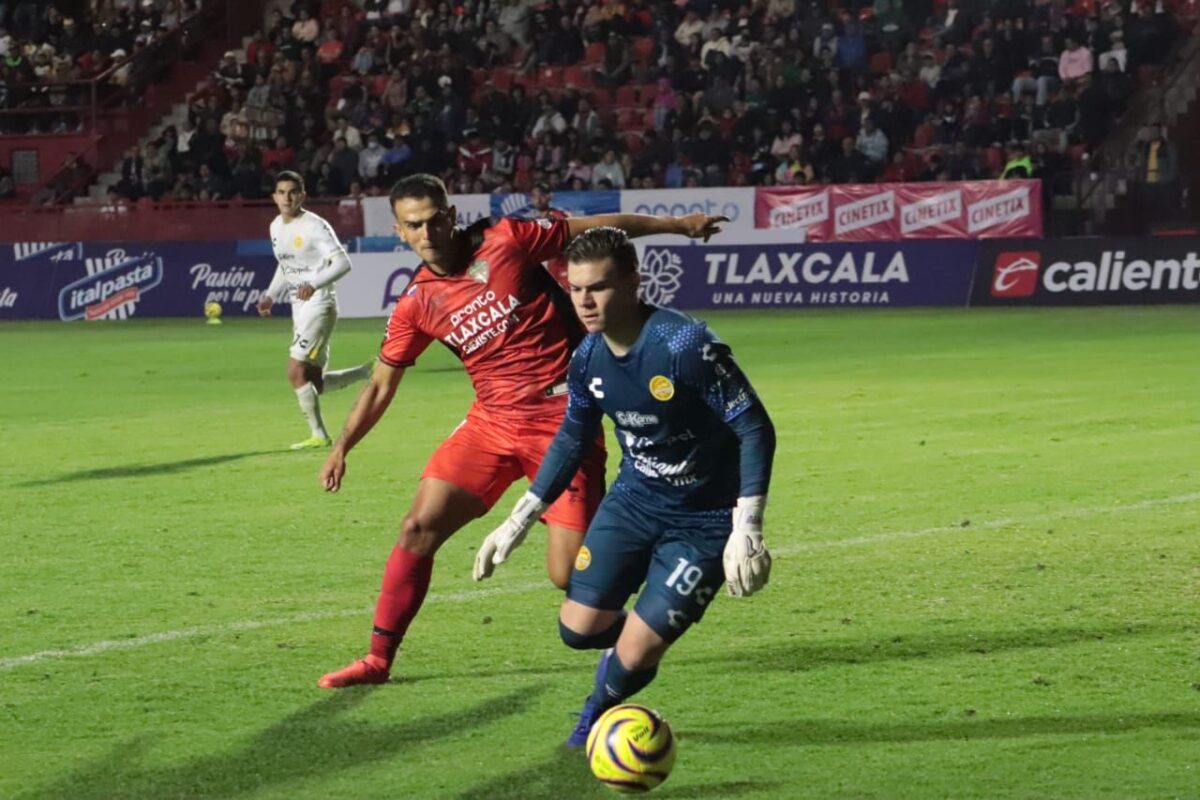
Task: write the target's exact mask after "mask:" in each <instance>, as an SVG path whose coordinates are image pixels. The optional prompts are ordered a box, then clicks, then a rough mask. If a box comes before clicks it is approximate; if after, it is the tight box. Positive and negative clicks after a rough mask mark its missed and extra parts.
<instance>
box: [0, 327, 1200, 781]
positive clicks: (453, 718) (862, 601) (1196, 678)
mask: <svg viewBox="0 0 1200 800" xmlns="http://www.w3.org/2000/svg"><path fill="white" fill-rule="evenodd" d="M709 319H710V321H711V322H712V324H713V326H714V328H715V329H716V330H717V331H718V333H720V334H721V335H722V337H723V338H724V339H726V340H727V341H729V342H730V343H731V344H732V345H733V347H734V350H735V353H736V354H737V355H738V357H739V359H740V361H741V362H742V364H743V366H744V367H745V369H746V371H747V372H748V374H749V375H750V377H751V379H752V380H753V382H754V383H755V385H756V386H757V387H758V389H759V392H760V394H761V395H762V397H763V398H764V400H765V402H766V404H767V406H768V408H769V410H770V411H771V413H772V415H773V417H774V419H775V424H776V426H777V428H778V430H779V453H778V456H777V458H776V465H775V477H774V483H773V485H772V490H771V502H770V505H769V508H768V513H767V527H766V534H767V540H768V543H769V544H770V546H771V547H772V549H773V550H774V551H775V553H776V555H777V558H776V561H775V569H774V573H773V576H772V581H771V585H770V586H769V587H768V588H767V590H766V591H764V592H763V594H761V595H760V596H756V597H754V598H751V599H747V600H733V599H731V598H728V597H722V598H721V599H720V600H719V602H717V603H716V604H715V607H714V608H713V609H712V610H711V611H710V613H709V615H708V617H707V619H706V620H705V621H704V623H703V624H702V625H700V626H699V627H698V628H696V629H695V630H693V631H691V632H690V633H689V634H688V636H686V637H684V639H683V640H682V641H681V642H680V643H679V644H678V645H677V646H676V648H675V649H674V650H673V651H672V652H671V653H670V654H669V655H668V657H667V660H666V661H665V663H664V667H663V669H662V671H661V672H660V676H659V679H658V681H657V682H656V683H655V684H653V685H652V686H651V687H650V688H649V689H648V690H647V691H646V692H645V693H644V694H643V695H641V696H639V698H638V700H639V701H640V702H644V703H646V704H648V705H651V706H653V707H655V708H657V709H659V710H660V711H661V712H662V713H663V714H664V715H665V716H666V717H667V718H668V719H669V720H670V721H671V723H672V724H673V726H674V727H675V729H676V731H677V734H678V736H679V737H680V753H679V761H678V764H677V765H676V768H675V772H674V774H673V775H672V777H671V779H670V780H669V781H668V782H667V783H666V784H664V786H663V787H662V788H661V789H659V790H657V791H656V796H658V797H662V798H668V797H670V798H789V799H790V798H907V797H913V798H1039V799H1041V798H1087V799H1088V800H1093V799H1094V798H1137V797H1145V798H1169V797H1179V798H1194V797H1197V796H1200V767H1198V766H1197V762H1198V760H1200V759H1198V758H1197V756H1198V755H1200V660H1198V658H1197V656H1198V650H1197V641H1198V640H1197V636H1196V634H1197V632H1198V629H1200V623H1198V619H1200V615H1198V612H1200V544H1198V535H1200V370H1198V369H1197V367H1198V365H1200V334H1198V331H1200V309H1197V308H1187V307H1174V308H1156V309H1092V310H1040V311H1013V310H1006V311H992V312H989V311H977V310H972V311H962V310H954V311H906V312H902V311H887V312H869V313H868V312H851V313H836V312H817V313H811V312H806V313H791V314H789V313H777V314H775V313H771V314H765V313H760V314H753V315H751V314H731V313H725V314H712V315H711V316H710V317H709ZM382 328H383V323H382V320H364V321H344V322H343V323H341V325H340V327H339V330H338V332H337V334H336V335H335V337H334V347H333V356H334V358H333V366H338V367H340V366H348V365H351V364H353V363H355V362H358V361H362V360H365V359H367V358H369V357H371V356H372V355H373V354H374V352H375V351H376V348H377V346H378V342H379V339H380V337H381V334H382ZM289 335H290V329H289V327H288V322H287V320H285V319H273V320H269V321H263V320H257V319H254V320H250V319H235V320H229V321H227V323H226V324H225V325H223V326H221V327H206V326H204V325H203V324H201V322H200V320H186V321H185V320H175V321H160V322H154V321H133V322H128V323H116V324H108V323H101V324H93V325H84V324H77V325H62V324H5V325H3V326H0V342H2V343H3V350H4V364H5V369H4V380H3V382H2V383H0V441H2V442H3V444H4V449H5V458H4V459H3V461H2V462H0V471H2V474H0V508H2V509H3V513H2V514H0V548H2V552H3V557H2V558H0V797H6V798H33V797H62V798H72V799H73V800H75V799H80V798H98V799H100V798H102V799H104V800H109V799H110V798H123V797H130V798H156V799H157V798H173V797H220V798H230V797H253V798H280V799H282V798H341V797H347V798H348V797H412V798H478V799H479V800H490V799H492V798H519V799H520V800H537V799H539V798H548V799H549V798H553V799H554V800H559V799H560V798H561V799H568V800H574V798H594V797H606V796H611V795H609V793H608V791H607V790H605V789H604V788H603V787H601V786H599V785H598V784H596V783H595V782H594V781H593V780H592V779H591V777H590V775H589V774H588V773H587V770H586V766H585V765H584V763H583V760H582V758H581V757H580V756H579V755H577V754H573V753H565V752H563V751H562V750H561V749H560V746H559V745H560V742H561V741H562V739H564V738H565V737H566V735H567V733H568V732H569V730H570V728H571V726H572V724H573V721H574V717H573V714H574V712H575V711H576V710H577V709H578V706H579V705H580V703H581V701H582V699H583V697H584V695H585V694H586V693H587V689H588V685H589V684H590V681H591V675H592V670H593V666H594V663H595V658H594V656H593V655H591V654H582V653H576V652H573V651H570V650H568V649H567V648H566V647H564V646H563V645H562V644H561V643H560V642H559V640H558V636H557V632H556V626H555V614H556V608H557V605H558V602H559V595H558V594H557V593H556V592H555V591H554V590H553V588H552V587H550V585H549V583H548V581H547V580H546V578H545V574H544V568H543V556H544V552H543V542H541V541H539V538H540V537H537V536H531V537H530V541H529V543H528V544H527V545H526V547H525V548H523V549H522V550H521V551H519V552H518V553H517V555H516V556H515V557H514V559H513V560H512V561H510V562H509V563H508V564H506V565H505V566H504V567H503V568H502V569H501V570H499V571H498V575H497V576H496V577H495V578H494V579H492V580H491V581H489V582H488V583H486V584H483V585H476V584H473V583H472V582H471V579H470V572H471V558H472V555H473V553H474V550H475V547H476V545H477V544H478V542H479V541H480V539H481V538H482V537H483V536H484V534H485V533H486V532H487V531H488V530H490V529H491V526H492V525H493V524H494V523H495V522H497V521H498V520H499V519H500V518H501V517H502V515H503V514H504V513H507V510H508V508H509V507H510V504H511V502H512V499H513V497H514V495H511V494H510V496H509V497H507V498H505V499H504V500H503V501H502V502H501V504H500V505H499V506H498V508H497V509H496V510H495V511H493V513H492V514H490V515H489V516H488V517H487V518H486V519H482V520H479V521H478V522H477V523H476V524H474V525H472V526H470V527H469V528H467V529H466V530H464V531H463V532H462V533H460V534H459V535H458V536H457V537H456V538H454V539H452V540H451V541H450V543H449V544H448V545H447V546H446V547H445V548H444V549H443V550H442V552H441V553H440V555H439V557H438V560H437V564H436V567H435V572H434V582H433V588H432V590H431V594H430V599H429V601H428V603H427V604H426V606H425V608H424V609H423V611H422V613H421V615H420V616H419V617H418V619H417V621H416V623H415V624H414V626H413V628H412V629H411V631H410V633H409V637H408V640H407V641H406V643H405V647H404V650H403V652H402V655H401V659H400V661H399V662H398V669H397V675H398V677H399V680H398V681H397V682H395V683H393V684H391V685H388V686H384V687H376V688H374V689H361V690H360V689H356V690H349V691H342V692H327V691H321V690H319V689H317V688H316V686H315V682H316V679H317V677H318V676H319V675H320V674H321V673H322V672H324V671H326V670H328V669H330V668H334V667H339V666H341V665H343V664H344V663H346V662H347V661H349V660H350V659H351V658H354V657H357V656H359V655H361V654H362V652H363V651H364V648H365V645H366V638H367V634H368V631H369V627H370V620H371V616H370V614H371V607H372V605H373V602H374V597H375V593H376V591H377V589H378V582H379V577H380V574H381V570H382V566H383V562H384V560H385V559H386V556H387V553H388V551H389V549H390V548H391V546H392V543H393V541H394V536H395V532H396V529H397V525H398V522H399V520H400V518H401V515H402V514H403V512H404V510H405V509H406V508H407V505H408V502H409V499H410V497H411V496H412V493H413V490H414V487H415V481H416V478H417V476H418V474H419V471H420V469H421V467H422V465H423V464H424V461H425V459H426V457H427V456H428V455H429V453H430V452H431V451H432V449H433V448H434V447H435V446H436V445H437V443H438V442H439V441H441V439H442V438H443V437H444V436H445V435H446V434H447V433H449V431H450V430H451V429H452V428H453V427H454V425H455V424H456V423H457V422H458V421H459V419H460V418H461V416H462V415H463V413H464V411H465V410H466V408H467V405H468V403H469V401H470V397H471V390H470V385H469V383H468V381H467V380H466V378H465V376H464V375H463V374H462V372H461V370H460V369H459V367H458V366H457V364H456V362H454V361H453V359H452V358H451V357H450V356H449V355H448V354H447V353H446V352H444V351H443V350H442V349H441V348H436V347H435V348H432V349H431V350H430V351H429V353H428V355H427V356H426V357H425V358H424V359H423V360H422V362H421V363H420V364H419V365H418V367H417V368H415V369H414V370H412V371H411V372H410V374H409V375H408V376H406V378H405V381H404V383H403V385H402V386H401V388H400V391H399V393H398V394H397V397H396V400H395V402H394V403H393V406H392V409H391V411H390V412H389V414H388V416H387V417H386V418H385V419H384V421H383V422H382V423H381V425H380V426H379V427H378V428H377V429H376V430H375V431H374V432H373V433H372V434H371V435H370V436H369V437H368V438H367V439H366V441H365V442H364V443H363V444H362V445H360V447H359V448H358V449H357V450H356V451H355V452H354V453H352V455H351V459H350V465H349V473H348V475H347V478H346V485H345V487H344V489H343V491H342V492H341V493H340V494H337V495H327V494H324V493H322V492H321V491H320V490H319V488H318V486H317V482H316V471H317V469H318V467H319V466H320V463H321V461H322V459H323V455H321V454H319V453H291V452H286V451H285V449H284V448H285V447H286V445H287V444H288V443H290V442H292V441H295V440H297V439H300V438H302V437H303V436H304V435H305V428H304V426H303V424H302V422H301V418H300V415H299V412H298V410H297V408H296V403H295V399H294V395H293V394H292V392H291V390H290V388H289V387H288V386H287V384H286V381H285V378H284V372H283V367H284V360H285V353H286V349H285V348H286V345H287V343H288V338H289ZM353 392H354V390H353V389H351V390H347V391H344V392H342V393H340V394H333V395H327V396H326V397H325V399H324V401H323V402H324V408H325V411H326V416H327V420H328V421H329V423H330V425H331V427H332V428H333V429H335V430H336V429H338V428H340V426H341V424H342V422H343V420H344V419H345V415H346V411H347V409H348V408H349V405H350V403H351V401H352V399H353ZM611 474H612V473H611V466H610V475H611Z"/></svg>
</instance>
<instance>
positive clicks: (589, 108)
mask: <svg viewBox="0 0 1200 800" xmlns="http://www.w3.org/2000/svg"><path fill="white" fill-rule="evenodd" d="M840 2H841V3H842V4H843V5H842V7H840V8H838V7H831V6H830V5H827V4H824V3H817V2H805V1H804V0H727V1H726V2H717V3H697V2H691V3H687V4H679V3H674V2H669V1H668V0H582V2H579V1H578V0H463V2H462V4H461V5H453V4H452V3H451V2H449V0H357V2H352V0H324V1H323V2H322V1H321V0H297V1H296V2H292V3H291V4H290V5H286V4H281V5H283V7H282V8H280V9H278V10H276V11H275V12H274V13H273V14H272V15H271V19H270V22H269V24H268V25H267V26H266V27H265V29H264V30H261V31H259V32H258V33H256V34H255V36H254V38H253V41H251V42H250V43H249V45H248V47H247V48H246V52H245V54H244V57H243V58H241V59H239V57H238V54H237V53H234V52H229V53H227V54H226V55H225V58H224V59H223V60H222V62H221V64H220V65H219V67H218V68H217V69H216V70H215V72H214V73H213V75H212V76H211V79H210V80H209V81H208V83H207V84H206V85H205V86H204V88H203V89H201V90H200V91H199V92H197V93H196V94H195V95H194V96H193V97H191V98H190V101H189V103H190V113H189V118H188V120H187V121H186V122H185V123H184V124H182V125H181V126H179V127H170V128H168V129H167V130H166V131H165V132H164V133H163V135H162V136H161V137H160V138H159V139H157V140H155V141H152V142H150V143H148V144H147V145H146V146H145V147H144V148H141V149H131V150H130V151H129V152H128V153H127V156H126V158H125V160H124V162H123V164H122V167H121V181H120V183H119V184H118V185H117V186H116V187H115V195H116V196H119V197H124V198H130V199H136V198H139V197H142V196H149V197H152V198H154V199H170V200H193V199H219V198H230V197H242V198H259V197H264V196H266V194H267V192H268V188H269V186H270V176H271V175H272V174H273V173H274V172H276V171H278V170H282V169H294V170H297V171H300V172H301V173H302V174H304V175H305V176H306V178H307V181H308V184H309V190H310V193H312V194H314V195H317V196H325V197H351V198H353V197H357V196H360V195H363V194H373V193H378V192H381V191H383V190H384V189H385V187H387V186H389V185H390V184H391V183H392V182H393V181H394V180H396V179H397V178H398V177H401V176H403V175H406V174H411V173H413V172H432V173H435V174H438V175H441V176H443V177H444V178H445V179H446V181H447V184H448V185H449V186H450V187H451V188H452V189H453V190H454V191H455V192H459V193H466V192H492V191H524V190H528V189H529V188H530V187H531V186H533V185H534V184H536V183H545V184H547V185H549V186H551V187H555V188H559V189H577V190H578V189H602V188H655V187H679V186H726V185H794V184H805V183H811V182H832V183H851V182H870V181H876V180H880V181H883V180H886V181H908V180H962V179H975V178H987V177H1000V176H1020V175H1025V174H1029V173H1031V172H1036V173H1040V174H1051V173H1055V172H1059V171H1062V170H1064V169H1068V168H1069V167H1070V161H1071V159H1072V158H1075V159H1079V158H1081V157H1082V156H1083V154H1084V153H1085V152H1086V151H1087V150H1088V149H1089V148H1092V147H1094V146H1096V145H1097V144H1098V143H1099V142H1100V141H1101V140H1103V138H1104V136H1105V135H1106V133H1107V132H1108V130H1109V128H1110V126H1111V124H1112V122H1113V120H1114V119H1116V118H1118V117H1119V115H1120V114H1121V113H1122V112H1123V110H1124V109H1125V107H1126V104H1127V103H1128V101H1129V98H1130V95H1131V94H1132V92H1133V91H1134V89H1135V86H1136V85H1137V81H1138V76H1139V75H1144V72H1143V70H1144V69H1146V68H1148V65H1152V64H1154V63H1156V62H1157V61H1159V60H1160V59H1161V58H1163V56H1164V55H1165V54H1166V52H1167V51H1168V49H1169V45H1170V43H1171V42H1172V41H1173V40H1174V39H1175V38H1176V36H1177V35H1178V31H1179V27H1178V20H1177V16H1176V14H1175V13H1174V12H1173V10H1172V8H1171V7H1170V6H1169V5H1168V3H1169V2H1170V0H1156V2H1155V3H1152V4H1150V3H1147V2H1145V0H1074V4H1073V5H1069V4H1068V3H1067V2H1066V0H992V1H991V2H986V3H985V2H978V3H976V4H974V5H973V6H972V7H970V8H967V7H965V5H966V4H964V3H960V0H875V2H874V3H873V4H872V3H870V2H866V1H865V0H850V2H847V0H840ZM12 5H14V4H11V3H3V4H0V7H3V8H4V9H5V10H4V11H3V12H0V14H2V15H3V16H0V20H5V21H7V20H14V19H15V18H16V16H17V15H16V14H15V12H13V11H11V10H9V9H8V7H9V6H12ZM15 5H16V6H18V7H25V6H30V5H40V4H32V3H17V4H15ZM99 5H100V6H103V7H104V10H105V11H106V12H109V11H111V8H110V7H111V6H114V5H116V6H120V5H122V4H121V3H119V2H110V3H100V4H99ZM124 5H125V6H129V5H132V4H130V3H125V4H124ZM151 6H153V3H151ZM52 11H53V6H52V5H51V6H50V7H49V8H47V9H46V11H45V13H44V14H43V15H42V18H40V21H39V25H38V26H34V28H36V30H33V31H32V32H31V28H30V26H29V25H28V23H26V24H23V25H22V26H21V27H20V28H19V29H17V28H14V30H20V31H21V32H22V35H26V36H29V35H32V37H33V38H32V39H30V41H31V42H37V41H38V39H39V37H40V38H42V39H44V40H45V42H46V43H47V44H50V46H52V47H54V52H55V53H59V52H62V53H63V54H65V53H67V52H74V50H73V49H68V48H64V47H62V46H61V44H59V45H54V44H52V43H51V39H50V38H49V37H50V34H49V33H48V32H49V31H50V30H51V29H52V28H53V29H54V30H58V29H59V28H65V26H64V25H63V21H62V20H61V19H60V20H58V21H57V22H56V23H55V24H56V25H57V27H54V26H51V25H50V24H49V20H50V19H51V12H52ZM96 13H100V12H99V10H98V11H97V12H96ZM138 14H139V11H138V8H137V7H136V6H135V7H134V8H132V9H130V8H124V9H122V10H121V12H120V13H118V18H119V19H121V20H124V21H125V22H124V23H123V24H122V26H121V27H120V30H121V31H122V32H123V33H125V34H127V33H129V32H130V28H129V25H130V24H132V25H133V29H134V30H136V29H138V28H141V27H143V26H144V25H145V22H146V20H145V19H143V18H140V17H139V16H138ZM25 19H28V15H26V17H25ZM98 19H99V18H98V17H94V18H93V20H92V23H93V28H94V29H97V30H103V29H104V26H103V25H101V24H99V23H98V22H97V20H98ZM150 22H151V26H152V27H153V26H161V25H162V24H164V22H163V21H162V20H161V19H155V18H153V17H152V18H150ZM63 35H65V34H60V35H59V37H60V38H59V39H56V40H54V41H58V42H61V37H62V36H63ZM10 38H11V37H10ZM90 41H91V40H90V39H89V43H90ZM106 41H107V42H108V44H118V43H119V44H121V45H122V46H124V44H125V41H124V39H118V38H112V39H109V40H106ZM107 46H108V45H107V44H106V45H105V47H107ZM131 46H134V47H136V37H135V40H134V42H133V43H132V45H131ZM73 47H79V46H78V45H75V46H73ZM103 50H104V48H101V52H103ZM9 52H12V49H11V47H10V49H9ZM79 52H80V53H81V54H84V53H90V52H92V49H89V48H87V47H86V46H84V47H83V48H82V49H79ZM16 57H17V58H18V59H19V60H20V59H24V58H25V56H23V55H20V54H18V55H17V56H16ZM64 57H65V55H64ZM5 58H6V59H7V58H9V56H7V55H6V56H5ZM52 59H53V57H51V60H52ZM22 63H23V62H22ZM92 68H93V69H94V68H95V67H94V65H93V67H92ZM6 69H7V67H6ZM23 69H24V67H23ZM7 74H8V73H7V72H6V73H5V75H7Z"/></svg>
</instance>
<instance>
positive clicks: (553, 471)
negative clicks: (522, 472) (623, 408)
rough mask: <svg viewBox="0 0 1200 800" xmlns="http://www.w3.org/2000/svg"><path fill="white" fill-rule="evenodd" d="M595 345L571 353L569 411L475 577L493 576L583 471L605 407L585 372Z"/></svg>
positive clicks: (491, 537)
mask: <svg viewBox="0 0 1200 800" xmlns="http://www.w3.org/2000/svg"><path fill="white" fill-rule="evenodd" d="M588 352H590V348H589V349H588V350H587V351H586V352H585V348H584V347H581V348H580V349H579V350H577V351H576V352H575V355H574V356H573V357H572V358H571V373H570V376H569V377H568V379H567V389H568V398H567V413H566V415H565V416H564V417H563V422H562V425H561V426H559V429H558V433H557V434H555V436H554V441H553V442H551V443H550V447H549V449H548V450H547V451H546V458H545V459H544V460H543V461H542V465H541V466H540V467H539V468H538V473H537V476H536V477H535V478H534V479H533V484H532V485H531V486H530V487H529V491H527V492H526V493H525V494H524V495H523V496H522V497H521V499H520V500H518V501H517V505H516V507H515V508H513V510H512V513H511V514H509V515H508V519H506V520H504V522H503V523H502V524H501V525H500V527H498V528H496V529H495V530H494V531H492V532H491V533H489V534H488V535H487V536H486V537H485V538H484V540H483V544H482V545H480V547H479V552H477V553H476V554H475V570H474V573H473V575H474V578H475V580H477V581H481V580H483V579H484V578H487V577H489V576H491V574H492V571H493V570H494V569H495V567H496V565H497V564H503V563H504V562H505V560H507V559H508V556H509V555H510V554H511V553H512V551H513V550H515V549H517V547H519V546H520V544H521V542H523V541H525V536H526V534H528V533H529V529H530V528H532V527H533V523H535V522H537V521H538V519H539V518H540V517H541V516H542V514H543V513H545V511H546V509H547V508H549V507H550V505H551V504H552V503H553V502H554V501H555V500H557V499H558V496H559V495H561V494H562V493H563V492H564V491H566V489H567V486H569V485H570V483H571V479H572V478H573V477H574V476H575V473H576V472H578V471H579V467H580V465H581V464H583V459H584V457H585V456H586V455H587V453H588V450H589V449H590V448H591V445H592V442H593V441H594V440H595V438H596V428H597V426H599V425H600V419H601V417H602V416H603V412H602V411H601V410H600V407H599V406H598V405H596V402H595V400H594V399H593V398H592V396H591V393H589V392H588V390H587V386H586V382H585V380H584V378H583V374H584V370H585V367H586V362H587V358H588Z"/></svg>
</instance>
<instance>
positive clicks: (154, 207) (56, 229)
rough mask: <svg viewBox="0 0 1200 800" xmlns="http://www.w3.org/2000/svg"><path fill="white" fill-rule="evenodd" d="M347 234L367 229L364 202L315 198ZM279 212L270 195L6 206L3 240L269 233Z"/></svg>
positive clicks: (314, 205)
mask: <svg viewBox="0 0 1200 800" xmlns="http://www.w3.org/2000/svg"><path fill="white" fill-rule="evenodd" d="M306 207H307V208H310V209H312V211H313V212H315V213H317V214H319V215H321V216H322V217H324V218H325V219H326V220H328V221H329V224H330V225H332V226H333V228H334V230H336V231H337V233H338V235H339V236H340V237H342V239H349V238H352V237H355V236H362V234H363V222H362V220H363V217H362V208H361V207H360V206H359V204H358V203H357V202H355V201H346V200H341V201H339V200H314V201H311V202H309V203H307V204H306ZM277 213H278V212H277V211H276V209H275V204H274V203H272V202H270V201H269V200H228V201H225V200H220V201H207V202H200V201H197V202H191V203H152V202H146V203H141V204H136V205H132V206H129V205H102V206H92V205H85V206H73V205H72V206H48V207H40V208H30V207H22V208H9V209H4V210H0V241H3V242H85V241H121V240H136V241H153V242H161V241H179V242H197V241H214V240H228V239H266V238H268V228H269V226H270V224H271V220H272V219H274V218H275V215H276V214H277Z"/></svg>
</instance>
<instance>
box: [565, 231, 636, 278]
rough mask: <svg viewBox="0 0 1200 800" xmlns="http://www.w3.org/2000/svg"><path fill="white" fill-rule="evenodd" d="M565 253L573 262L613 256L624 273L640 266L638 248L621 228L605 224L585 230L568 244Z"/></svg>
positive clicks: (631, 271) (627, 273)
mask: <svg viewBox="0 0 1200 800" xmlns="http://www.w3.org/2000/svg"><path fill="white" fill-rule="evenodd" d="M565 255H566V257H567V261H568V262H569V263H572V264H579V263H581V262H583V261H603V260H604V259H606V258H611V259H612V260H613V264H614V265H616V267H617V272H618V273H620V274H622V275H629V274H631V273H634V272H637V268H638V263H637V262H638V259H637V249H635V248H634V246H633V242H631V241H629V237H628V236H627V235H626V234H625V231H623V230H621V229H620V228H610V227H607V226H605V227H600V228H592V229H590V230H587V231H584V232H583V233H581V234H579V235H578V236H576V237H575V238H574V239H572V240H571V243H570V244H569V245H567V250H566V254H565Z"/></svg>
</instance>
